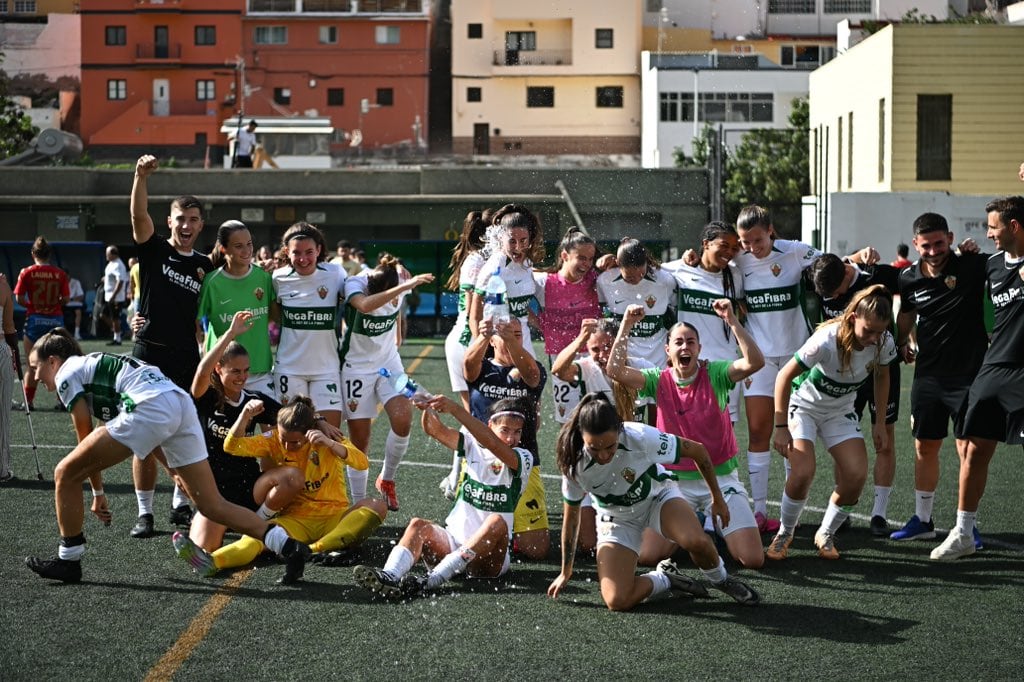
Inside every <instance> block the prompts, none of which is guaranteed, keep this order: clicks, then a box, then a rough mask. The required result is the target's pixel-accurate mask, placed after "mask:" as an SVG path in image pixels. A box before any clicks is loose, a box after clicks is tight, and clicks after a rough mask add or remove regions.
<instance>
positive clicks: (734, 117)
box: [659, 92, 775, 123]
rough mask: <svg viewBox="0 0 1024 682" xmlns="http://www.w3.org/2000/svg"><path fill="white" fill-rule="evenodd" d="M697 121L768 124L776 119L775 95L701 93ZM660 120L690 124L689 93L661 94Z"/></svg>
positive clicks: (692, 114)
mask: <svg viewBox="0 0 1024 682" xmlns="http://www.w3.org/2000/svg"><path fill="white" fill-rule="evenodd" d="M699 103H700V105H699V108H698V110H697V112H696V113H697V120H698V121H722V122H727V123H747V122H756V123H771V122H772V121H773V120H775V96H774V95H773V94H772V93H770V92H702V93H700V100H699ZM660 104H661V112H660V116H659V118H660V120H661V121H663V122H673V121H693V118H694V106H693V93H692V92H663V93H661V95H660Z"/></svg>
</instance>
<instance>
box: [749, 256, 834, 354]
mask: <svg viewBox="0 0 1024 682" xmlns="http://www.w3.org/2000/svg"><path fill="white" fill-rule="evenodd" d="M820 255H821V251H818V250H817V249H815V248H814V247H813V246H808V245H807V244H804V243H803V242H795V241H789V240H786V239H776V240H775V243H774V244H773V245H772V250H771V253H769V254H768V255H767V256H765V257H764V258H761V259H758V258H755V257H754V255H753V254H751V253H741V254H739V255H738V256H736V260H735V262H736V264H737V265H738V266H739V268H740V270H741V271H742V272H743V285H744V288H745V289H746V299H747V329H748V330H749V331H750V335H751V336H752V337H754V341H755V342H756V343H757V345H758V347H759V348H760V349H761V352H762V353H764V354H765V357H780V356H789V355H792V354H793V353H794V352H795V351H796V349H797V348H799V347H800V344H802V343H803V342H804V341H805V340H807V337H808V336H810V333H811V330H812V326H811V321H810V320H809V319H808V318H807V315H806V313H805V312H804V308H803V293H804V289H803V272H804V270H805V269H806V268H809V267H810V266H811V263H813V262H814V259H815V258H817V257H818V256H820Z"/></svg>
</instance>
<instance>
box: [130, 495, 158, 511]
mask: <svg viewBox="0 0 1024 682" xmlns="http://www.w3.org/2000/svg"><path fill="white" fill-rule="evenodd" d="M155 494H156V491H155V490H136V491H135V499H136V500H138V501H139V516H142V515H143V514H152V513H153V495H155Z"/></svg>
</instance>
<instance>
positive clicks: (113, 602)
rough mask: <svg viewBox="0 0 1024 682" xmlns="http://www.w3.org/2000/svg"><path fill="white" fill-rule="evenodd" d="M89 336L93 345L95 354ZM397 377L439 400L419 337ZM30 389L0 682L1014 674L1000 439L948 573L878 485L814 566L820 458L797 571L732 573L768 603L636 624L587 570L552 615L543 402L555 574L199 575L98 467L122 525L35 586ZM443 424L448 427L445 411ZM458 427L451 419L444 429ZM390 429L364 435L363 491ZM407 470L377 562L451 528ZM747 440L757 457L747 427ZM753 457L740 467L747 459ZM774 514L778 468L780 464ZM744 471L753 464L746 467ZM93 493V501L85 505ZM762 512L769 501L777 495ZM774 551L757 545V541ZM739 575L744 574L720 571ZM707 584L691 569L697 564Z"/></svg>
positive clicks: (903, 501) (102, 531)
mask: <svg viewBox="0 0 1024 682" xmlns="http://www.w3.org/2000/svg"><path fill="white" fill-rule="evenodd" d="M100 349H104V347H103V346H102V345H100V344H98V343H95V342H90V343H87V344H86V350H87V351H90V350H100ZM402 355H403V358H404V359H405V363H406V367H410V366H412V365H413V363H415V370H414V373H415V375H416V376H417V378H418V379H419V380H420V382H421V383H422V384H423V385H424V386H425V387H426V388H428V389H432V390H435V391H440V390H445V389H447V388H448V379H447V372H446V368H445V365H444V350H443V346H442V345H441V344H440V343H439V342H429V343H428V342H410V343H408V344H407V345H406V346H405V347H404V348H403V350H402ZM903 375H904V391H903V401H902V405H901V421H900V423H899V424H898V425H897V460H898V471H897V479H896V484H895V487H894V491H893V496H892V500H891V503H890V507H889V519H890V521H891V522H892V525H894V526H895V525H896V524H897V522H899V523H902V522H903V521H904V520H906V518H908V517H909V516H910V515H911V514H912V513H913V441H912V439H911V437H910V433H909V417H908V415H909V382H910V377H911V375H912V372H909V371H906V372H904V373H903ZM54 402H55V397H54V395H53V394H49V393H46V392H45V390H44V389H43V387H40V395H39V396H37V398H36V407H37V411H36V412H34V413H33V423H34V426H35V434H36V439H37V442H38V445H39V448H38V455H39V458H40V460H41V464H42V470H43V474H44V478H45V480H44V481H43V482H39V481H37V480H35V466H34V464H33V459H32V452H31V447H30V446H29V443H30V438H29V431H28V424H27V420H26V417H25V415H24V414H23V413H15V414H13V415H12V419H13V423H14V426H13V442H14V444H15V448H14V450H13V453H12V456H13V459H14V469H15V472H16V474H17V475H18V477H19V480H17V481H15V482H13V483H11V484H8V485H6V486H3V487H0V519H2V522H0V524H2V525H0V614H2V616H0V679H2V680H23V679H32V680H51V679H52V680H70V679H75V680H99V679H115V680H120V679H141V678H151V679H170V678H174V679H178V680H257V679H259V680H262V679H267V680H292V679H375V680H378V681H380V680H394V682H398V681H399V680H405V679H469V680H491V679H537V680H556V679H568V680H575V679H583V678H589V679H602V680H603V679H626V680H633V679H705V678H724V679H754V678H767V679H792V678H802V679H839V680H845V679H880V678H888V679H922V680H923V679H939V680H947V679H948V680H954V679H955V680H964V679H986V680H999V679H1020V677H1021V673H1020V669H1021V660H1022V657H1024V634H1022V628H1021V623H1022V616H1024V574H1022V571H1021V569H1022V568H1024V561H1022V560H1024V531H1022V530H1021V522H1020V515H1019V509H1020V503H1019V499H1020V491H1021V487H1022V482H1024V474H1022V473H1021V468H1020V464H1021V460H1020V456H1021V450H1020V448H1018V447H1008V446H1000V448H999V450H998V451H997V454H996V457H995V459H994V461H993V465H992V468H991V472H990V477H989V484H988V489H987V492H986V495H985V498H984V500H983V501H982V506H981V510H980V522H979V526H980V529H981V532H982V534H983V536H984V539H985V542H986V547H985V549H984V550H982V551H981V552H979V553H977V554H975V555H974V556H973V557H969V558H966V559H962V560H960V561H958V562H955V563H952V564H940V563H936V562H932V561H930V560H929V559H928V553H929V551H930V550H931V548H932V547H934V546H935V545H936V544H938V542H939V541H940V540H941V538H942V537H944V533H943V534H941V535H940V538H939V539H938V540H935V541H923V542H910V543H899V544H897V543H893V542H890V541H888V540H880V539H876V538H873V537H872V536H871V535H870V534H869V532H868V529H867V515H868V514H869V513H870V506H871V497H872V493H871V481H870V475H869V479H868V485H867V487H866V491H865V494H864V496H863V498H862V501H861V504H860V505H859V506H858V509H857V511H858V512H859V515H858V517H857V519H856V523H855V525H854V527H853V528H852V529H850V530H848V531H845V532H844V533H842V534H841V535H840V536H839V539H838V542H837V545H838V548H839V550H840V552H841V553H842V559H841V560H840V561H837V562H829V561H824V560H821V559H819V558H818V557H817V554H816V552H815V551H814V547H813V542H812V536H813V533H814V530H815V528H816V527H817V524H818V521H819V520H820V516H821V508H822V507H823V505H824V504H825V502H826V500H827V496H828V493H829V489H830V484H829V481H830V479H831V462H830V459H829V458H828V455H827V453H824V452H821V451H820V450H819V469H818V476H817V480H816V482H815V485H814V488H813V490H812V493H811V496H810V499H809V503H808V509H807V510H806V511H805V513H804V516H803V525H802V527H801V529H800V530H799V531H798V532H797V537H796V540H795V541H794V543H793V547H792V550H791V554H790V558H789V559H788V560H787V561H785V562H783V563H781V564H769V565H767V566H766V567H765V569H763V570H762V571H759V572H750V571H737V574H738V575H741V576H742V577H743V578H744V579H746V580H748V581H749V583H750V584H751V585H753V586H754V587H755V588H756V589H757V590H759V591H760V593H761V595H762V599H763V603H762V605H761V606H759V607H757V608H744V607H740V606H739V605H737V604H735V603H734V602H732V600H730V599H728V598H727V597H725V596H724V595H721V594H720V593H714V594H716V595H718V596H715V597H713V598H711V599H706V600H700V601H693V600H689V599H685V598H680V597H673V596H669V597H665V598H660V599H657V600H656V601H653V602H651V603H648V604H645V605H642V606H640V607H639V608H637V609H636V610H635V611H634V612H632V613H612V612H609V611H608V610H607V609H605V607H604V605H603V602H602V601H601V597H600V594H599V591H598V587H597V584H596V582H595V580H596V572H595V570H594V565H593V562H592V561H591V560H588V559H579V560H577V570H576V573H575V575H574V581H573V583H571V584H570V586H569V587H568V588H567V590H566V592H565V593H564V595H563V596H562V597H560V598H559V599H558V600H557V601H552V600H550V599H548V598H547V596H546V595H545V590H546V588H547V585H548V583H549V582H550V580H551V579H553V578H554V577H555V575H557V573H558V556H559V552H558V550H557V540H558V535H557V533H558V529H559V528H560V521H561V501H560V500H561V497H560V494H559V486H558V481H557V479H556V478H555V477H554V476H552V474H553V473H554V470H555V469H554V465H553V455H552V445H553V442H554V436H555V433H556V429H555V428H554V424H553V422H552V420H551V419H550V418H549V415H550V406H549V405H546V406H545V408H546V409H545V411H544V416H545V423H544V426H543V428H542V431H541V438H540V442H541V447H542V458H543V466H544V472H545V474H546V480H545V484H546V488H547V495H548V507H549V512H550V516H551V525H552V530H553V533H554V534H555V535H554V542H553V545H552V551H551V553H550V556H549V559H548V560H547V561H545V562H540V563H519V562H515V561H514V562H513V566H512V570H511V571H510V573H509V574H507V575H506V576H505V577H504V578H502V579H498V580H490V581H456V582H454V583H452V584H451V586H450V589H447V590H445V591H443V592H441V593H439V594H437V595H435V596H432V597H427V598H421V599H418V600H415V601H412V602H408V603H402V604H390V603H383V602H378V601H375V600H372V599H371V598H370V597H369V595H368V593H366V592H364V591H363V590H361V589H360V588H358V587H356V586H355V585H354V584H353V582H352V569H351V568H323V567H319V566H309V567H308V568H307V570H306V578H305V581H304V582H302V583H301V584H299V585H297V586H293V587H281V586H278V585H275V584H274V581H275V580H276V579H277V578H278V577H279V576H280V575H281V573H282V571H283V566H281V565H279V564H277V563H276V562H275V561H273V560H271V559H261V560H260V561H259V562H258V563H257V565H256V566H255V567H254V568H252V569H245V570H239V571H237V572H235V573H233V574H227V575H222V576H220V577H218V578H215V579H212V580H208V579H203V578H199V577H197V576H195V575H194V574H192V573H191V572H190V571H189V570H188V568H187V567H186V566H185V564H184V563H182V562H181V561H180V560H179V559H178V558H177V557H176V556H175V555H174V553H173V551H172V549H171V542H170V535H171V532H172V530H173V529H172V528H171V527H170V526H169V525H168V523H167V519H166V516H167V511H168V509H169V507H170V491H171V486H170V484H169V482H168V480H167V478H166V477H165V476H163V475H161V479H160V484H159V487H158V493H157V500H156V505H157V528H158V531H159V533H158V535H157V536H156V537H154V538H152V539H148V540H135V539H132V538H130V537H129V536H128V530H129V529H130V528H131V526H132V525H133V523H134V521H135V515H136V504H135V496H134V493H133V490H132V485H131V469H130V466H129V464H128V463H127V462H125V463H122V464H120V465H118V466H117V467H115V468H114V469H112V470H109V471H108V472H106V475H105V480H106V482H105V484H104V487H105V490H106V492H107V494H108V496H109V498H110V503H111V507H112V509H113V511H114V515H115V516H114V522H113V525H112V526H111V527H109V528H106V527H103V526H102V525H101V524H100V523H99V522H98V521H97V520H96V519H95V518H94V517H92V515H91V514H88V513H87V514H86V516H87V519H86V526H85V533H86V537H87V538H88V541H89V544H88V549H87V552H86V555H85V558H84V561H83V570H84V576H83V582H82V583H81V584H78V585H62V584H58V583H52V582H49V581H45V580H41V579H39V578H38V577H36V576H35V575H34V574H32V573H31V572H30V571H29V570H28V569H27V568H26V567H25V566H24V565H23V563H22V562H23V559H24V557H25V556H26V555H29V554H39V555H45V556H50V555H52V554H53V553H55V551H56V544H57V539H58V538H57V530H56V521H55V518H54V510H53V483H52V479H53V467H54V465H55V464H56V463H57V462H58V461H59V459H60V458H61V457H62V456H63V455H64V454H66V453H67V452H68V451H69V450H70V449H71V447H72V445H73V443H74V435H73V432H72V430H71V426H70V419H69V418H68V417H67V415H65V414H59V413H57V412H54V411H51V409H50V408H51V407H52V406H53V405H54ZM446 419H447V418H446ZM449 423H450V422H449ZM386 430H387V427H386V425H385V424H378V425H376V426H375V428H374V438H373V444H372V446H371V452H370V453H369V454H370V458H371V481H372V480H373V477H375V476H376V474H377V472H378V471H379V469H380V463H379V458H380V455H381V451H382V448H383V441H384V436H385V434H386ZM412 438H413V439H412V443H411V446H410V449H409V453H408V455H407V456H406V460H405V462H404V463H403V465H402V467H401V469H400V470H399V475H398V478H397V480H398V491H399V496H400V501H401V510H400V511H399V512H394V513H392V514H391V515H390V516H389V517H388V519H387V521H386V522H385V525H384V526H382V528H381V529H380V531H379V533H378V535H377V536H375V537H374V538H372V539H370V540H369V541H368V542H367V543H366V545H365V548H364V552H365V563H372V564H375V565H382V564H383V561H384V558H385V556H386V554H387V552H388V550H389V547H390V545H391V544H392V543H393V542H394V541H395V540H396V539H397V538H398V536H399V535H400V533H401V531H402V529H403V528H404V527H405V524H406V523H407V522H408V520H409V518H410V517H411V516H412V515H414V514H415V515H417V516H423V517H427V518H433V519H443V518H444V516H445V514H446V513H447V509H448V503H447V501H446V500H445V499H444V498H443V497H442V496H441V494H440V492H439V491H438V488H437V483H438V481H439V480H440V478H441V476H442V475H443V474H444V472H445V471H446V469H447V467H448V466H449V464H450V456H449V453H448V452H447V451H444V450H442V448H441V446H440V445H438V444H437V443H435V442H434V441H431V440H429V439H427V438H426V437H425V436H424V434H423V432H422V430H421V429H420V428H419V426H418V424H417V425H415V426H414V427H413V437H412ZM737 438H738V441H739V446H740V450H741V452H745V446H746V427H745V424H744V423H741V424H740V425H738V428H737ZM941 457H942V479H941V482H940V488H939V491H938V492H937V495H936V505H935V517H936V520H937V524H938V525H940V526H942V527H943V528H944V529H948V527H949V525H950V524H951V523H952V521H953V519H954V514H955V506H956V504H955V501H956V497H955V490H956V471H957V463H956V455H955V452H954V450H953V447H952V444H951V443H948V444H947V445H946V446H945V447H944V448H943V450H942V455H941ZM741 458H742V456H741ZM772 467H773V468H772V479H771V487H770V496H771V498H773V499H774V500H776V502H774V507H772V509H774V515H777V512H778V507H777V499H778V497H779V495H780V494H781V486H782V476H783V467H782V462H781V460H780V459H779V458H778V457H776V459H775V460H774V461H773V464H772ZM745 468H746V467H745V464H743V465H742V466H741V470H745ZM88 497H89V496H88V494H86V501H87V504H88ZM770 504H773V503H772V502H770ZM766 539H767V538H766ZM727 565H728V566H729V568H730V570H733V569H734V565H733V564H731V563H730V562H729V561H728V560H727ZM687 568H688V569H690V570H691V571H695V569H693V568H692V567H687Z"/></svg>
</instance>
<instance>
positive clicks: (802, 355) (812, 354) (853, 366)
mask: <svg viewBox="0 0 1024 682" xmlns="http://www.w3.org/2000/svg"><path fill="white" fill-rule="evenodd" d="M838 331H839V325H838V324H830V325H827V326H825V327H822V328H820V329H818V330H817V331H816V332H814V334H812V335H811V338H809V339H807V342H806V343H804V345H803V346H801V347H800V350H798V351H797V352H796V361H797V362H798V363H800V366H801V367H802V368H803V369H804V370H806V371H805V372H804V373H803V374H801V375H800V376H799V377H797V379H796V380H795V381H793V387H794V390H793V393H792V395H791V396H790V398H789V404H790V406H791V407H793V406H796V407H799V408H801V409H803V410H804V411H808V412H812V413H814V414H817V415H820V416H823V417H828V416H833V415H836V414H843V413H846V412H852V411H853V403H854V400H855V399H856V397H857V389H858V388H860V385H861V384H863V383H864V382H865V381H866V380H868V379H869V377H871V376H872V374H873V372H874V370H875V367H877V366H878V365H882V366H885V365H888V364H889V363H890V362H892V361H893V359H894V358H895V357H896V343H895V342H894V341H893V338H892V334H891V333H889V332H888V331H886V332H885V333H884V334H883V335H882V338H881V340H880V341H879V345H877V346H868V347H867V348H864V349H863V350H854V351H853V352H852V353H851V354H850V368H849V369H847V370H846V371H845V372H841V371H840V369H839V347H838V346H837V345H836V333H837V332H838Z"/></svg>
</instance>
